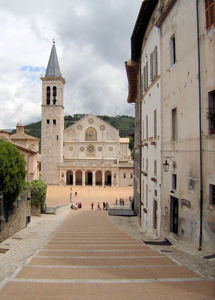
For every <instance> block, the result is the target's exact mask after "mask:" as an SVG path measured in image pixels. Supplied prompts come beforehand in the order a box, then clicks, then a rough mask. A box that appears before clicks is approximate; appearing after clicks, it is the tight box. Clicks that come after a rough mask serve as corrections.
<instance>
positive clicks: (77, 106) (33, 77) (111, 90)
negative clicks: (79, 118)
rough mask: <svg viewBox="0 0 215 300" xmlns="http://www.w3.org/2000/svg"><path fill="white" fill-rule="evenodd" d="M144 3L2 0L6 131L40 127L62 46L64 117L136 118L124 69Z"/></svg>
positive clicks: (1, 97)
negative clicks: (51, 63)
mask: <svg viewBox="0 0 215 300" xmlns="http://www.w3.org/2000/svg"><path fill="white" fill-rule="evenodd" d="M141 3H142V1H141V0H61V1H59V0H0V129H2V128H5V129H6V128H14V127H15V125H16V123H17V122H18V121H19V120H21V121H22V122H23V123H24V124H28V123H31V122H35V121H38V120H40V114H41V80H40V76H41V74H43V75H44V73H45V70H46V67H47V64H48V59H49V55H50V51H51V47H52V39H53V37H54V39H55V42H56V49H57V54H58V60H59V64H60V69H61V73H62V74H63V77H64V78H65V79H66V85H65V90H64V91H65V92H64V107H65V114H66V115H67V114H71V115H73V114H74V113H93V114H106V115H120V114H126V115H133V114H134V107H133V105H131V104H128V103H127V94H128V83H127V76H126V71H125V66H124V62H125V61H126V60H127V59H129V58H130V55H131V49H130V37H131V34H132V31H133V28H134V25H135V21H136V18H137V15H138V12H139V9H140V6H141Z"/></svg>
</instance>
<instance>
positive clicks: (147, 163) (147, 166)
mask: <svg viewBox="0 0 215 300" xmlns="http://www.w3.org/2000/svg"><path fill="white" fill-rule="evenodd" d="M148 169H149V160H148V158H147V159H146V171H147V172H148Z"/></svg>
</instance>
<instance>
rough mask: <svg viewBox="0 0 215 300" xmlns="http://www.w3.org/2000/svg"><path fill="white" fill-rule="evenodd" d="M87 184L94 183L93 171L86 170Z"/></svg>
mask: <svg viewBox="0 0 215 300" xmlns="http://www.w3.org/2000/svg"><path fill="white" fill-rule="evenodd" d="M85 184H86V185H92V184H93V173H92V172H91V171H86V173H85Z"/></svg>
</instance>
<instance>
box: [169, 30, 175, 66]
mask: <svg viewBox="0 0 215 300" xmlns="http://www.w3.org/2000/svg"><path fill="white" fill-rule="evenodd" d="M170 59H171V61H170V63H171V66H173V65H174V64H175V63H176V48H175V35H173V36H172V37H171V38H170Z"/></svg>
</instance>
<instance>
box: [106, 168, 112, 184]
mask: <svg viewBox="0 0 215 300" xmlns="http://www.w3.org/2000/svg"><path fill="white" fill-rule="evenodd" d="M111 183H112V176H111V171H106V172H105V185H111Z"/></svg>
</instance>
